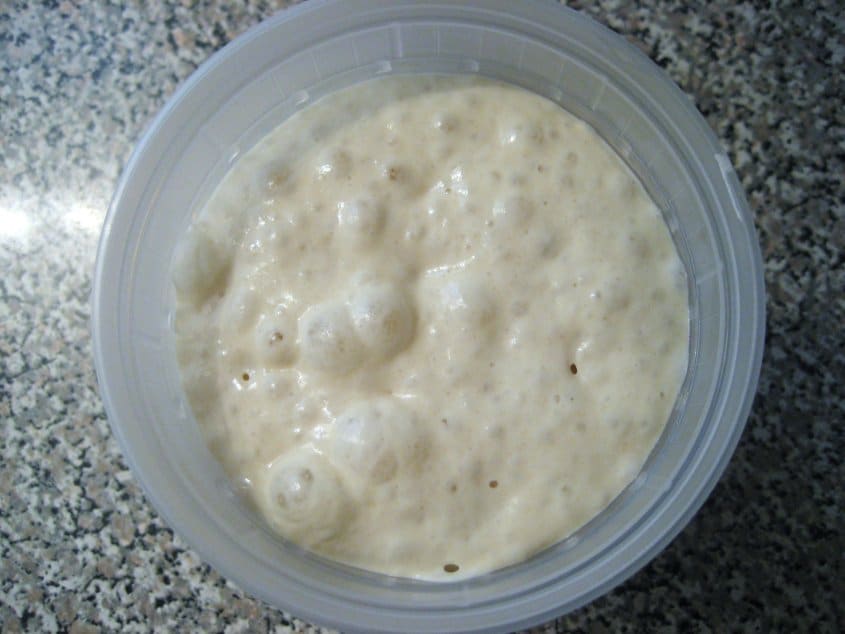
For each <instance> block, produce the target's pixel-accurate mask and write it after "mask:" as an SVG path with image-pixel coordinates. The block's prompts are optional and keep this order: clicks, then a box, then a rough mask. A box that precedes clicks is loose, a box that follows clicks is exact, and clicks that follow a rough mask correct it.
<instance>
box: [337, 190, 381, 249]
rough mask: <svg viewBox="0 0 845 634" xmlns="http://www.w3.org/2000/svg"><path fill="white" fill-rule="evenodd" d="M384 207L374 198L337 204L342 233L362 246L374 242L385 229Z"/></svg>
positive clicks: (338, 222)
mask: <svg viewBox="0 0 845 634" xmlns="http://www.w3.org/2000/svg"><path fill="white" fill-rule="evenodd" d="M385 216H386V214H385V211H384V207H383V206H382V205H380V204H378V203H377V202H376V201H374V200H367V199H359V200H352V201H341V202H339V203H338V204H337V224H338V227H339V229H340V231H341V235H342V236H344V237H347V238H348V239H350V240H351V241H352V242H353V243H355V244H357V245H361V246H365V245H369V244H372V242H374V241H375V239H376V238H378V236H379V235H381V233H382V231H383V229H384V222H385Z"/></svg>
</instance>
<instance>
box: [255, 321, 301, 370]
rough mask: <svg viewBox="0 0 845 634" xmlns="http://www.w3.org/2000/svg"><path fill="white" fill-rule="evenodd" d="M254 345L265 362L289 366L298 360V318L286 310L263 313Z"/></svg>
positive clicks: (257, 327) (257, 326)
mask: <svg viewBox="0 0 845 634" xmlns="http://www.w3.org/2000/svg"><path fill="white" fill-rule="evenodd" d="M253 345H254V346H255V351H256V353H257V355H258V357H259V358H260V359H262V360H263V361H264V362H265V363H269V364H273V365H279V366H287V365H290V364H292V363H293V362H294V361H296V357H297V346H296V320H295V319H294V317H293V316H292V315H290V314H288V312H287V311H286V310H277V311H276V312H275V313H272V314H269V315H262V316H261V318H260V319H259V321H258V324H257V325H256V327H255V335H254V341H253Z"/></svg>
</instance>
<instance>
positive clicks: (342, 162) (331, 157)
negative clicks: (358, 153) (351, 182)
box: [314, 148, 353, 179]
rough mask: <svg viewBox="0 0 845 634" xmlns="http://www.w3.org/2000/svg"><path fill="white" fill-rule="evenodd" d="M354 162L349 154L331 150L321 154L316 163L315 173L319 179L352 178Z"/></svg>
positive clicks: (334, 149)
mask: <svg viewBox="0 0 845 634" xmlns="http://www.w3.org/2000/svg"><path fill="white" fill-rule="evenodd" d="M352 168H353V162H352V157H351V156H350V155H349V153H348V152H344V151H343V150H340V149H337V148H331V149H328V150H326V151H323V152H321V153H320V154H319V155H318V157H317V160H316V162H315V167H314V169H315V172H316V176H317V178H318V179H323V178H336V179H346V178H350V177H351V176H352Z"/></svg>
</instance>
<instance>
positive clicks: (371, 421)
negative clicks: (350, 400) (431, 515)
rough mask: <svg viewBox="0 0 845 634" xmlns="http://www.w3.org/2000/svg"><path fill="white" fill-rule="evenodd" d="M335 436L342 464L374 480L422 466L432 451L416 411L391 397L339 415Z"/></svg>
mask: <svg viewBox="0 0 845 634" xmlns="http://www.w3.org/2000/svg"><path fill="white" fill-rule="evenodd" d="M331 435H332V444H331V447H332V456H333V458H334V460H335V461H336V463H337V464H338V466H342V467H343V468H344V469H346V470H347V471H349V472H350V473H351V474H355V475H357V476H358V477H363V478H365V479H367V480H368V481H370V482H373V483H382V482H387V481H389V480H391V479H392V478H393V477H394V476H395V475H396V473H397V471H399V470H400V469H404V470H407V469H411V468H414V467H416V466H419V464H421V462H422V461H423V460H424V459H425V456H426V454H427V451H428V446H427V443H426V442H425V439H424V438H423V437H422V435H421V432H420V426H419V424H418V421H416V419H415V417H414V415H413V413H412V412H410V411H409V410H408V409H407V408H405V407H404V406H402V405H401V404H400V403H399V402H398V401H396V400H395V399H389V398H384V399H376V400H368V401H361V402H359V403H356V404H353V405H352V406H350V407H349V408H347V410H346V411H345V412H343V413H342V414H341V415H340V416H338V417H337V419H336V420H335V422H334V424H333V426H332V432H331Z"/></svg>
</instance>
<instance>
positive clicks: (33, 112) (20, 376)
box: [0, 0, 845, 632]
mask: <svg viewBox="0 0 845 634" xmlns="http://www.w3.org/2000/svg"><path fill="white" fill-rule="evenodd" d="M149 4H150V5H151V6H146V5H147V3H139V2H128V3H122V2H106V1H105V0H95V1H92V2H87V1H86V2H82V1H78V0H65V1H64V2H57V1H55V0H53V1H45V2H43V3H35V2H25V1H12V2H5V3H3V4H2V5H0V271H2V273H0V425H2V447H0V451H2V462H0V628H2V631H3V632H16V631H56V630H61V631H70V632H95V631H108V632H111V631H148V630H152V629H158V630H161V631H192V630H196V629H204V630H210V631H226V632H241V631H254V632H266V631H273V632H283V631H316V628H312V627H311V626H309V625H308V624H306V623H303V622H301V621H299V620H297V619H296V618H294V617H293V616H291V615H287V614H283V613H281V612H278V611H276V610H274V609H271V608H269V607H267V606H265V605H263V604H262V603H260V602H258V601H256V600H253V599H251V598H250V597H249V596H246V595H245V594H244V593H243V592H242V591H240V590H239V589H238V588H237V587H235V586H234V585H232V584H230V583H228V582H227V581H226V580H224V579H223V578H221V576H220V575H219V574H217V573H216V572H214V571H213V570H211V569H210V568H209V567H208V566H206V565H205V564H203V563H202V562H201V561H200V560H199V558H198V557H197V555H196V554H195V553H193V552H192V551H191V549H190V548H189V547H188V546H187V545H186V544H185V543H184V542H183V541H182V540H181V539H180V538H179V537H177V536H174V535H173V534H172V533H171V531H170V530H169V529H168V528H167V527H166V526H165V525H164V524H163V522H162V521H161V519H159V517H158V515H157V514H156V512H155V511H154V510H153V509H152V507H151V506H150V505H149V504H148V502H147V501H146V500H145V498H144V496H143V495H142V493H141V491H140V489H139V487H138V485H137V484H136V482H135V481H134V479H133V477H132V475H131V473H130V472H129V471H128V470H127V468H126V465H125V463H124V461H123V459H122V457H121V453H120V450H119V448H118V446H117V443H116V441H115V440H114V438H113V437H112V434H111V432H110V429H109V427H108V424H107V421H106V419H105V416H104V413H103V407H102V404H101V402H100V399H99V397H98V394H97V386H96V382H95V377H94V370H93V367H92V361H91V345H90V338H89V331H88V319H89V312H90V311H89V304H88V297H89V293H90V290H91V277H92V269H93V265H94V256H95V247H96V241H97V235H98V232H99V228H100V224H101V222H102V220H103V217H104V215H105V212H106V208H107V205H108V201H109V198H110V196H111V193H112V190H113V187H114V185H115V182H116V179H117V178H118V175H119V173H120V169H121V166H122V164H123V162H124V161H125V160H126V159H127V157H128V155H129V152H130V150H131V148H132V144H133V142H134V140H135V139H136V138H137V137H138V135H139V133H140V132H141V130H142V129H143V127H144V125H145V123H146V122H147V121H148V120H149V119H150V118H151V116H152V115H153V114H154V113H155V112H156V111H157V110H158V109H159V108H160V107H161V106H162V104H163V103H164V101H165V100H166V99H167V97H168V96H169V95H170V94H171V93H172V92H173V90H174V88H175V87H176V86H177V84H178V83H179V82H180V81H181V80H183V79H184V78H185V77H187V76H188V75H189V74H190V72H191V71H192V70H193V69H194V68H195V67H196V65H197V64H198V63H199V62H201V61H202V60H203V59H205V58H206V57H207V56H208V55H209V54H210V53H211V52H212V51H214V50H216V49H218V48H219V47H220V46H222V45H223V44H224V43H226V42H227V41H228V40H230V39H231V38H232V37H234V36H236V35H237V34H239V33H241V32H243V31H244V30H245V29H246V28H248V27H249V26H251V25H253V24H255V23H256V22H258V21H259V20H260V19H261V18H262V17H265V16H268V15H270V14H271V13H272V12H274V11H275V10H276V9H278V8H279V7H280V6H282V5H283V4H284V3H277V2H254V3H249V5H248V6H247V3H223V2H192V1H183V2H181V3H180V2H153V3H149ZM583 4H584V5H585V6H584V10H585V11H587V12H588V13H589V14H591V15H592V16H594V17H595V18H596V19H598V20H599V21H601V22H603V23H604V24H607V25H609V26H610V27H612V28H613V29H615V30H616V31H618V32H619V33H621V34H623V35H624V36H626V37H628V38H629V39H630V40H632V41H635V42H636V43H637V44H638V45H639V46H640V47H641V48H642V49H643V50H644V51H645V52H646V53H647V54H648V55H649V56H650V57H651V58H652V59H653V60H655V61H656V62H657V63H658V64H660V65H661V66H662V67H663V68H665V69H666V70H667V71H668V73H669V74H670V75H671V76H672V77H673V78H674V79H675V81H677V82H678V83H679V84H680V85H681V87H682V88H683V89H684V90H685V91H687V92H688V93H689V94H690V95H691V96H692V97H693V98H694V99H695V101H696V103H697V104H698V106H699V108H700V109H701V111H702V112H703V113H704V115H705V116H706V118H707V120H708V121H709V122H710V124H711V126H712V127H713V128H714V130H715V131H716V133H717V134H718V136H719V137H720V138H721V140H722V142H723V144H724V145H725V147H726V149H727V151H728V153H729V155H730V157H731V159H732V160H733V161H734V163H735V165H736V166H737V169H738V172H739V175H740V178H741V181H742V184H743V185H744V187H745V188H746V191H747V194H748V200H749V202H750V205H751V208H752V210H753V213H754V215H755V219H756V223H757V227H758V230H759V234H760V241H761V245H762V249H763V254H764V257H765V262H766V283H767V285H768V306H767V308H768V335H767V349H766V353H765V358H764V362H763V370H762V377H761V380H760V386H759V391H758V395H757V399H756V402H755V405H754V409H753V412H752V415H751V418H750V420H749V423H748V427H747V429H746V432H745V435H744V436H743V438H742V440H741V442H740V445H739V448H738V450H737V452H736V455H735V457H734V459H733V461H732V463H731V465H730V467H729V468H728V470H727V472H726V474H725V476H724V478H723V479H722V481H721V482H720V484H719V485H718V486H717V487H716V489H715V491H714V493H713V495H712V496H711V498H710V499H709V501H708V502H707V503H706V504H705V505H704V507H703V509H702V510H701V512H700V513H699V514H698V515H697V516H696V518H695V519H694V520H693V521H692V522H691V523H690V525H689V526H688V527H687V528H686V530H684V531H683V533H682V534H681V535H680V536H679V537H678V538H677V539H676V540H675V541H674V542H673V543H672V544H671V545H670V546H669V547H668V548H667V549H666V551H665V552H663V553H662V554H661V555H660V556H658V557H657V558H656V559H655V560H654V561H653V562H652V563H651V564H649V565H648V566H646V567H645V568H644V569H643V570H641V571H640V572H639V573H637V574H636V575H635V576H633V577H632V578H631V579H630V580H628V581H627V582H626V583H624V584H622V585H621V586H620V587H618V588H616V589H615V590H614V591H612V592H611V593H610V594H608V595H606V596H604V597H602V598H600V599H598V600H597V601H595V602H593V603H592V604H591V605H589V606H587V607H585V608H582V609H581V610H579V611H577V612H575V613H573V614H570V615H567V616H565V617H563V618H561V619H559V620H558V621H557V622H554V623H550V624H547V625H546V626H543V627H539V628H537V630H536V631H537V632H563V631H569V630H586V631H590V632H604V631H608V632H610V631H613V632H617V631H649V632H651V631H693V632H710V631H713V632H723V631H728V630H741V631H749V632H770V631H781V632H800V631H815V632H823V631H831V632H832V631H837V630H838V628H840V627H842V624H843V623H845V618H844V617H843V597H845V588H843V578H845V566H843V553H845V539H843V535H845V530H843V528H845V526H843V521H842V514H843V502H844V501H845V495H843V490H845V485H844V484H843V483H845V467H843V459H842V456H843V455H845V442H844V441H843V437H845V434H844V433H843V424H845V403H843V387H842V386H843V382H845V328H843V324H845V264H843V250H845V202H843V201H845V183H843V180H845V108H843V106H842V104H843V97H845V80H843V75H845V17H844V16H843V9H842V5H841V3H839V2H838V1H837V0H831V1H829V2H820V1H813V2H805V3H802V2H793V3H788V2H784V3H772V5H773V6H769V5H768V4H764V3H752V2H742V3H738V4H731V5H727V4H723V3H716V4H713V5H712V6H710V7H708V8H700V9H697V10H691V9H684V8H683V5H684V3H681V2H677V1H656V2H634V3H631V2H622V1H618V2H617V1H615V0H602V1H600V2H598V3H596V4H592V3H583Z"/></svg>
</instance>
